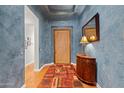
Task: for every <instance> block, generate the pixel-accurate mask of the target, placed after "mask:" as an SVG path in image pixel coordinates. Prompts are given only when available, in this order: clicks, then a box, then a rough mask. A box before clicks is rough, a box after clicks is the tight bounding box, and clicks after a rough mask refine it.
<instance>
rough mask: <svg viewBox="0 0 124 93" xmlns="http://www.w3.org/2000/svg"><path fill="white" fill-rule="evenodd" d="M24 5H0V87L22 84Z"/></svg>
mask: <svg viewBox="0 0 124 93" xmlns="http://www.w3.org/2000/svg"><path fill="white" fill-rule="evenodd" d="M23 48H24V6H0V87H21V86H22V85H23V84H24V76H23V75H24V55H23V54H24V49H23Z"/></svg>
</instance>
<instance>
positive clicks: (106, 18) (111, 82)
mask: <svg viewBox="0 0 124 93" xmlns="http://www.w3.org/2000/svg"><path fill="white" fill-rule="evenodd" d="M97 12H98V13H99V15H100V41H99V42H94V43H92V44H89V45H88V46H87V47H86V50H88V51H87V53H88V54H89V55H91V56H94V57H96V60H97V82H98V83H99V85H100V86H101V87H124V6H87V7H86V8H85V11H84V12H83V14H82V16H81V18H80V24H81V25H80V29H81V26H83V25H84V24H85V23H86V22H87V21H88V20H89V19H90V18H91V17H92V16H94V15H95V14H96V13H97ZM78 42H79V41H78Z"/></svg>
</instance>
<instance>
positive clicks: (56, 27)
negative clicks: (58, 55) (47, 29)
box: [52, 26, 73, 64]
mask: <svg viewBox="0 0 124 93" xmlns="http://www.w3.org/2000/svg"><path fill="white" fill-rule="evenodd" d="M55 29H68V30H70V31H69V33H70V64H71V48H72V47H71V39H72V37H71V35H72V33H71V31H72V29H73V27H71V26H64V27H59V26H52V32H53V47H54V48H53V49H54V50H53V51H54V52H53V53H54V54H53V55H54V59H53V60H54V64H55V34H54V32H55Z"/></svg>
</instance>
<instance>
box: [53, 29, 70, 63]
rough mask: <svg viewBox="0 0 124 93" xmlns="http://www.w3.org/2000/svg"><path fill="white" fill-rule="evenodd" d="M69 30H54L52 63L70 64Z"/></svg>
mask: <svg viewBox="0 0 124 93" xmlns="http://www.w3.org/2000/svg"><path fill="white" fill-rule="evenodd" d="M70 30H71V29H68V28H63V29H59V28H57V29H54V63H55V64H70V63H71V42H70V40H71V38H70V37H71V34H70V33H71V31H70Z"/></svg>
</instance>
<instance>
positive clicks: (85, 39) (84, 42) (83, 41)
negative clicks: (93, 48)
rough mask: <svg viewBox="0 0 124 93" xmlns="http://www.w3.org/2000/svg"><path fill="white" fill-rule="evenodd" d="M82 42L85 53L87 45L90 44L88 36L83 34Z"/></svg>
mask: <svg viewBox="0 0 124 93" xmlns="http://www.w3.org/2000/svg"><path fill="white" fill-rule="evenodd" d="M80 43H81V44H82V47H83V54H84V55H85V47H86V45H87V44H88V40H87V38H86V36H82V38H81V41H80Z"/></svg>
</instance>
